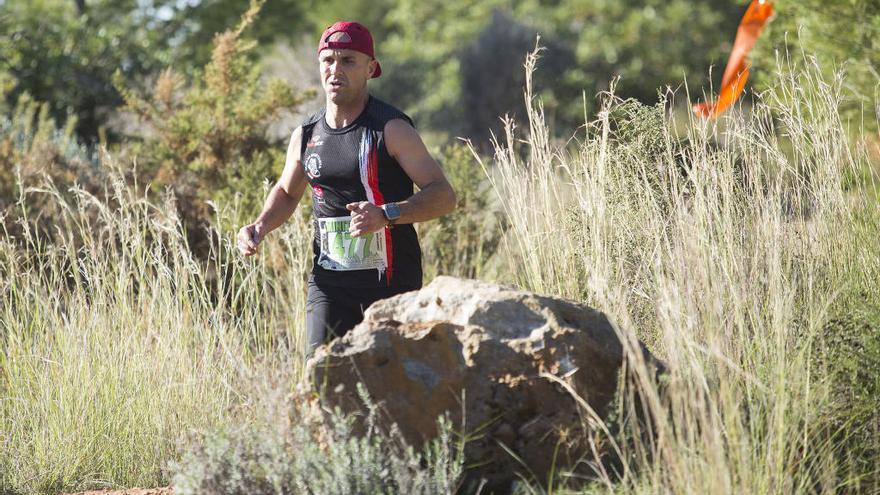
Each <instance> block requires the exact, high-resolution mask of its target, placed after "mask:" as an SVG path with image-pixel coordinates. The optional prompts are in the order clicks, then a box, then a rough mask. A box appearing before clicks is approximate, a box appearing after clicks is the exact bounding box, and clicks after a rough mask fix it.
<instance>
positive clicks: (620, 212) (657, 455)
mask: <svg viewBox="0 0 880 495" xmlns="http://www.w3.org/2000/svg"><path fill="white" fill-rule="evenodd" d="M537 59H538V51H536V52H534V53H532V54H531V55H530V56H529V57H528V59H527V62H526V70H527V72H528V73H529V74H531V73H532V71H533V70H534V69H535V64H536V62H537ZM780 74H781V75H780V77H779V79H778V81H777V84H776V86H775V88H774V89H773V90H771V91H768V92H766V93H764V94H762V95H760V97H759V98H758V100H757V103H756V104H755V106H754V107H753V108H751V109H750V111H748V112H740V111H734V112H731V113H730V114H729V116H728V117H725V118H724V119H722V120H721V121H717V122H716V121H708V122H705V121H695V120H693V119H689V118H686V119H687V122H676V118H675V115H674V114H673V113H672V112H667V110H666V109H665V108H666V106H665V105H664V103H665V102H661V103H660V104H659V105H657V106H655V107H645V106H643V105H640V104H637V103H634V102H632V101H623V100H620V99H618V98H616V97H615V96H614V95H613V94H612V93H609V94H607V95H604V105H603V107H602V109H601V111H600V112H599V115H598V118H597V120H595V121H592V122H589V123H588V124H587V126H586V127H585V128H584V129H583V130H582V132H579V133H578V134H577V135H576V136H575V138H574V139H573V140H572V142H570V143H562V144H557V143H556V142H554V141H553V140H552V139H551V135H552V132H551V129H548V127H547V124H546V122H545V120H544V114H543V111H542V106H541V103H540V101H537V100H536V99H535V98H534V97H533V88H532V87H531V77H529V79H528V83H527V88H526V99H527V100H528V102H529V115H528V119H529V128H528V129H527V130H526V132H525V133H524V134H525V136H524V137H522V138H521V137H520V136H519V134H518V132H517V130H516V129H515V126H514V125H513V123H512V122H508V125H507V126H506V135H505V136H501V137H499V138H498V139H497V140H496V142H495V156H494V162H493V164H488V163H487V164H486V165H485V169H486V171H487V174H488V175H489V176H490V177H492V182H493V186H494V188H495V191H496V193H497V197H498V199H499V201H500V202H501V203H502V205H503V209H504V211H505V213H506V216H507V218H508V220H509V229H508V231H507V234H506V236H505V238H504V243H503V245H504V248H505V257H506V260H507V262H508V269H507V271H506V273H507V274H508V276H509V277H510V278H509V280H510V281H512V282H513V283H516V284H517V285H520V286H523V287H525V288H528V289H532V290H535V291H538V292H542V293H547V294H556V295H560V296H565V297H569V298H573V299H578V300H582V301H585V302H588V303H590V304H592V305H594V306H595V307H597V308H599V309H601V310H602V311H605V312H607V313H608V314H609V316H610V317H611V318H612V319H613V320H614V321H615V322H616V325H617V326H618V328H620V329H621V330H622V331H621V336H622V337H623V338H624V340H626V341H627V342H628V344H629V345H628V346H627V349H628V354H629V358H630V363H631V369H630V370H629V371H628V373H629V376H630V379H631V380H632V382H633V383H634V384H635V386H634V387H633V390H635V391H637V392H638V393H639V395H640V397H641V398H642V399H643V400H642V402H638V403H637V402H635V401H630V402H624V405H622V406H621V407H622V410H621V411H619V413H620V416H621V417H623V418H632V417H635V416H636V415H637V413H642V412H644V413H646V414H647V415H648V416H649V417H650V418H651V421H650V423H649V424H650V427H649V428H650V429H651V431H650V432H646V431H644V429H645V428H646V425H645V423H640V422H638V421H628V422H625V426H624V431H625V433H628V434H629V437H630V441H628V442H622V441H620V439H616V440H617V441H618V443H620V445H619V446H618V448H619V449H620V450H621V451H622V452H621V464H620V466H619V469H618V471H619V472H618V473H612V472H608V471H606V472H600V477H601V478H602V483H600V485H599V486H598V488H597V490H598V491H606V490H607V491H610V492H615V493H646V494H647V493H651V494H655V493H676V494H678V493H712V494H723V493H731V494H733V493H814V492H815V493H839V492H841V491H850V490H851V491H858V490H862V491H865V492H870V491H872V490H873V491H874V492H876V491H877V490H880V486H878V485H877V484H876V483H877V477H876V472H875V473H873V475H874V476H873V477H872V476H871V473H866V472H865V471H864V469H862V470H859V469H858V468H856V462H855V461H853V459H851V458H849V461H847V459H848V457H847V455H846V453H845V452H841V449H842V448H843V447H841V445H843V444H845V443H846V442H844V441H841V439H842V438H844V437H845V436H846V434H847V432H846V431H841V430H840V429H835V427H834V426H833V425H834V422H833V421H831V420H830V419H829V417H828V415H829V412H830V411H831V410H833V398H832V395H831V393H830V392H831V388H832V387H834V386H835V384H834V383H833V382H832V381H831V378H830V375H829V374H828V373H824V372H823V371H824V370H823V369H821V367H819V366H817V364H816V363H817V360H816V359H815V358H816V354H817V353H818V352H820V349H821V346H822V342H824V340H825V339H826V337H827V335H826V334H825V333H824V328H825V325H826V323H827V322H828V320H829V319H830V318H831V316H833V315H834V312H835V308H838V307H843V306H846V305H847V304H849V303H853V302H854V303H855V304H859V303H863V304H867V303H868V301H867V299H871V298H873V300H874V301H876V300H877V294H878V289H877V287H876V280H877V279H878V278H877V276H878V274H880V247H878V241H877V235H878V232H880V231H878V230H877V225H878V222H877V218H878V216H880V212H878V207H877V204H876V203H875V202H874V201H873V200H872V199H871V198H872V197H873V193H872V192H871V190H872V189H873V187H874V185H873V184H872V183H864V182H862V183H859V184H855V183H853V182H849V179H848V178H851V177H858V176H861V177H865V176H864V174H860V173H858V172H859V171H860V170H863V169H864V168H865V160H866V158H865V157H864V155H862V154H860V152H858V151H856V150H854V149H853V148H852V147H851V146H850V140H849V138H848V129H847V128H846V126H845V125H844V123H843V122H841V120H840V117H839V113H838V106H839V104H840V103H841V98H842V94H843V92H842V85H843V82H844V81H843V79H842V78H839V79H836V80H834V81H826V80H823V79H822V78H821V76H820V71H819V68H818V67H817V66H816V65H815V63H814V62H812V61H811V60H809V59H806V60H805V63H804V64H802V69H800V70H794V69H793V67H791V66H786V65H785V64H781V66H780ZM475 156H476V154H475ZM477 159H479V157H477ZM857 182H858V181H857ZM847 183H848V185H846V184H847ZM866 218H868V219H870V220H868V221H866V220H865V219H866ZM861 298H864V299H865V300H864V301H861V300H860V299H861ZM633 335H638V337H640V338H642V339H643V340H644V341H646V342H648V343H649V346H650V347H651V348H652V350H653V351H654V352H655V353H656V354H658V355H660V356H661V357H662V358H663V359H664V360H665V361H666V362H667V363H668V366H669V373H668V376H666V377H665V379H664V380H663V381H662V383H660V384H658V383H657V382H656V381H655V380H653V378H652V375H651V372H650V370H648V369H647V368H646V367H645V365H644V363H643V362H641V353H640V352H639V348H638V345H637V342H636V341H635V340H634V338H633ZM875 376H880V375H875ZM635 404H639V406H636V405H635ZM636 407H644V411H636V410H635V408H636ZM640 425H641V426H640ZM870 441H874V442H876V441H877V438H874V439H870V438H865V439H864V442H870ZM878 462H880V459H876V460H875V461H874V463H870V461H869V462H868V465H871V464H873V465H874V466H875V468H874V469H876V466H877V463H878ZM560 478H561V481H562V482H565V481H566V477H565V473H560ZM871 480H873V481H871ZM539 481H543V480H539ZM569 481H570V480H569ZM594 488H595V487H594ZM536 490H537V489H536ZM538 491H540V490H538Z"/></svg>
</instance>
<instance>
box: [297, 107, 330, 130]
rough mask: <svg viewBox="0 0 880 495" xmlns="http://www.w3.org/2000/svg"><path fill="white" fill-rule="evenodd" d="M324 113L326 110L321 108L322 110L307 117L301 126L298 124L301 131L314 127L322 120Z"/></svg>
mask: <svg viewBox="0 0 880 495" xmlns="http://www.w3.org/2000/svg"><path fill="white" fill-rule="evenodd" d="M326 111H327V109H326V108H322V109H320V110H318V111H317V112H315V113H313V114H311V115H309V116H308V117H307V118H306V119H305V120H304V121H303V122H302V124H300V127H302V129H303V130H304V131H305V130H311V128H312V127H315V124H317V123H318V122H319V121H320V120H321V119H322V118H324V112H326Z"/></svg>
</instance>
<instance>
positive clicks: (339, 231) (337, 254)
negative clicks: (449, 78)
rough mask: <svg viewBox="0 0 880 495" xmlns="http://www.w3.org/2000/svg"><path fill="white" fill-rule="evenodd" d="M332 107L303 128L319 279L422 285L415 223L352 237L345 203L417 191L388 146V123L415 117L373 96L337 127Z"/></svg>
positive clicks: (303, 157) (354, 283) (400, 196)
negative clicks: (330, 120)
mask: <svg viewBox="0 0 880 495" xmlns="http://www.w3.org/2000/svg"><path fill="white" fill-rule="evenodd" d="M324 114H325V110H321V111H320V112H318V113H316V114H315V115H312V116H311V117H310V118H309V119H307V120H306V121H305V122H304V123H303V125H302V129H303V133H302V136H303V137H302V155H301V160H302V164H303V167H304V169H305V172H306V177H308V180H309V185H310V186H311V189H312V204H313V206H314V208H313V224H314V228H315V237H314V241H313V249H314V253H315V257H314V262H313V267H312V274H313V277H314V280H315V282H316V283H318V284H326V285H334V286H346V287H364V288H367V287H408V288H419V287H421V286H422V252H421V249H420V247H419V240H418V236H417V235H416V231H415V228H414V227H413V226H412V224H402V225H396V226H394V227H393V228H390V229H388V228H386V229H383V230H380V231H379V232H376V233H375V234H373V235H367V236H362V237H359V238H352V237H350V236H348V235H347V230H348V223H347V220H346V218H345V217H348V218H350V212H349V211H348V210H347V209H346V208H345V205H346V204H348V203H352V202H355V201H369V202H371V203H373V204H375V205H377V206H381V205H383V204H385V203H391V202H395V201H403V200H405V199H407V198H409V197H410V196H412V194H413V182H412V179H410V177H409V176H408V175H407V174H406V172H404V170H403V169H402V168H401V167H400V164H399V163H397V160H395V159H394V158H393V157H392V156H391V155H390V154H389V153H388V149H387V148H386V147H385V138H384V134H385V132H384V131H385V124H386V123H387V122H388V121H390V120H393V119H404V120H405V121H407V122H408V123H409V124H410V125H412V120H411V119H410V118H409V117H408V116H407V115H406V114H404V113H403V112H401V111H400V110H398V109H396V108H394V107H393V106H391V105H389V104H387V103H385V102H383V101H381V100H379V99H377V98H375V97H373V96H370V97H369V100H368V101H367V106H366V107H365V108H364V111H363V112H362V113H361V115H360V116H359V117H358V118H357V119H356V120H355V121H354V122H352V123H351V124H349V125H347V126H345V127H343V128H340V129H333V128H331V127H330V126H329V125H327V122H326V120H325V119H324Z"/></svg>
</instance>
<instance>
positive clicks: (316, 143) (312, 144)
mask: <svg viewBox="0 0 880 495" xmlns="http://www.w3.org/2000/svg"><path fill="white" fill-rule="evenodd" d="M322 144H324V140H323V139H321V136H317V135H313V136H312V139H310V140H309V142H308V143H306V148H314V147H316V146H321V145H322Z"/></svg>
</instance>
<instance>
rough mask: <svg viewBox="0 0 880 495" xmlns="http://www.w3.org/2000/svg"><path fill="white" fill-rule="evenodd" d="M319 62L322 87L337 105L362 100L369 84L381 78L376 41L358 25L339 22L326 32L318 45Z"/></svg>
mask: <svg viewBox="0 0 880 495" xmlns="http://www.w3.org/2000/svg"><path fill="white" fill-rule="evenodd" d="M318 62H319V66H320V69H321V85H322V86H323V87H324V91H325V92H326V93H327V98H328V99H330V100H332V101H333V102H334V103H336V104H345V103H348V102H350V101H353V100H356V99H357V98H359V97H363V95H364V94H365V93H366V90H367V80H369V79H371V78H374V77H379V76H380V75H381V74H382V68H381V67H380V66H379V62H378V61H377V60H376V57H375V52H374V50H373V37H372V35H370V31H369V30H367V28H365V27H364V26H362V25H360V24H358V23H356V22H344V21H340V22H337V23H335V24H333V25H332V26H330V27H328V28H327V29H326V30H325V31H324V34H322V35H321V41H320V42H319V44H318Z"/></svg>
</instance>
